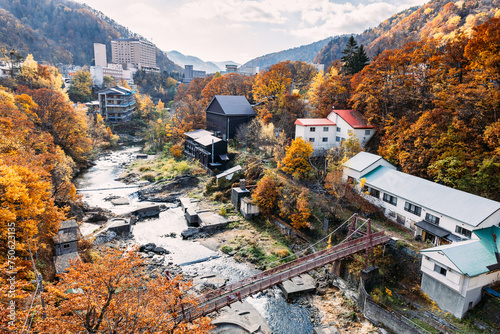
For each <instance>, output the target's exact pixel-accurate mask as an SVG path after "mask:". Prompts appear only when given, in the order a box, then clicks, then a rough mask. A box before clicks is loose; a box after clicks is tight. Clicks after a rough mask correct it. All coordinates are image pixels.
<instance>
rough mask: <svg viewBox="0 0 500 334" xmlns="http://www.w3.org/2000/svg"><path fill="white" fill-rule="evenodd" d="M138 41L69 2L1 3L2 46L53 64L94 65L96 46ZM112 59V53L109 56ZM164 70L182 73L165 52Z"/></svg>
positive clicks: (3, 0)
mask: <svg viewBox="0 0 500 334" xmlns="http://www.w3.org/2000/svg"><path fill="white" fill-rule="evenodd" d="M127 36H130V37H139V36H137V35H135V34H133V33H131V32H130V31H129V30H128V29H127V28H125V27H123V26H121V25H119V24H118V23H116V22H115V21H113V20H111V19H109V18H108V17H106V16H105V15H104V14H103V13H101V12H97V11H95V10H94V9H92V8H90V7H88V6H86V5H82V4H79V3H76V2H71V1H67V0H0V46H1V47H5V48H7V49H9V50H10V49H16V50H18V51H19V52H21V54H23V56H26V55H27V54H28V53H31V54H33V56H34V58H35V59H36V60H38V61H47V62H50V63H52V64H57V63H63V64H75V65H91V63H92V59H93V57H94V53H93V52H94V49H93V43H103V44H107V45H108V50H109V44H110V41H111V40H112V39H114V38H118V37H127ZM108 57H110V52H109V54H108ZM157 63H158V66H159V67H160V68H162V69H163V70H168V71H174V70H179V68H178V67H177V66H175V64H174V63H173V62H171V61H170V60H169V59H168V58H167V57H166V56H165V55H164V54H163V52H158V53H157Z"/></svg>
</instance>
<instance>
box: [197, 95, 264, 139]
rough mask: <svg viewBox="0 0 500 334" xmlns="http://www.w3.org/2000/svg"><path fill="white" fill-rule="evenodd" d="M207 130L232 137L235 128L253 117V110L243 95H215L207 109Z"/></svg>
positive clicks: (224, 136)
mask: <svg viewBox="0 0 500 334" xmlns="http://www.w3.org/2000/svg"><path fill="white" fill-rule="evenodd" d="M205 112H206V113H207V115H206V116H207V130H209V131H213V132H214V134H215V136H217V137H220V138H222V139H223V140H228V139H232V138H234V136H235V135H236V129H237V128H238V126H240V125H241V124H245V123H248V122H250V121H251V120H252V118H253V117H255V111H254V110H253V108H252V106H251V105H250V103H249V102H248V100H247V99H246V97H244V96H237V95H215V96H214V98H213V99H212V101H211V102H210V104H209V105H208V107H207V109H206V110H205Z"/></svg>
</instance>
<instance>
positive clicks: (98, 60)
mask: <svg viewBox="0 0 500 334" xmlns="http://www.w3.org/2000/svg"><path fill="white" fill-rule="evenodd" d="M94 59H95V66H101V67H107V66H108V61H107V60H106V44H100V43H94Z"/></svg>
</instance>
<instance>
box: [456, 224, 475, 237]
mask: <svg viewBox="0 0 500 334" xmlns="http://www.w3.org/2000/svg"><path fill="white" fill-rule="evenodd" d="M455 232H457V233H458V234H461V235H463V236H466V237H467V238H470V237H471V236H472V232H471V231H470V230H468V229H466V228H463V227H461V226H457V227H456V228H455Z"/></svg>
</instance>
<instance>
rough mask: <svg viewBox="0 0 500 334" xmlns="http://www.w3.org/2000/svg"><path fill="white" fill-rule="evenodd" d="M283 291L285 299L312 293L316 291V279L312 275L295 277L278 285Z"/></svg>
mask: <svg viewBox="0 0 500 334" xmlns="http://www.w3.org/2000/svg"><path fill="white" fill-rule="evenodd" d="M278 286H279V287H280V289H281V291H283V294H284V295H285V298H286V299H288V298H293V297H295V296H297V295H299V294H302V293H306V292H311V291H314V290H315V289H316V285H315V284H314V278H312V277H311V276H310V275H307V274H304V275H300V276H297V277H294V278H292V279H290V280H288V281H284V282H283V283H280V284H279V285H278Z"/></svg>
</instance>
